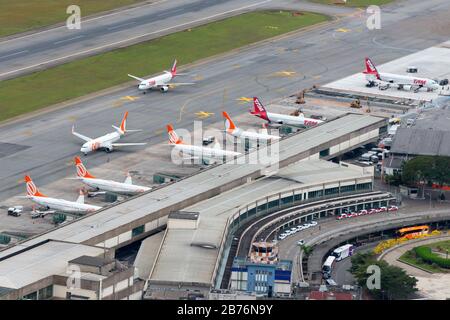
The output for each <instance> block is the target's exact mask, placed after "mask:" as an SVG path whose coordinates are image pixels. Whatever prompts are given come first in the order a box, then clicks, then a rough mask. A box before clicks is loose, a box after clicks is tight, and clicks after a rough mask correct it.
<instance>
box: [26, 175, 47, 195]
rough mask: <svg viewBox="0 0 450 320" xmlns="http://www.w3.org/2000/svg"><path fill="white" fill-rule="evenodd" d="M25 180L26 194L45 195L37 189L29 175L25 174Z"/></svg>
mask: <svg viewBox="0 0 450 320" xmlns="http://www.w3.org/2000/svg"><path fill="white" fill-rule="evenodd" d="M25 182H26V184H27V195H28V196H34V197H46V195H44V194H42V193H40V192H39V189H38V188H37V187H36V185H35V184H34V182H33V180H31V178H30V176H25Z"/></svg>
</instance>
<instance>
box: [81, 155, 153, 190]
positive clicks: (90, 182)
mask: <svg viewBox="0 0 450 320" xmlns="http://www.w3.org/2000/svg"><path fill="white" fill-rule="evenodd" d="M75 166H76V169H77V177H76V178H74V179H77V180H80V181H81V182H83V183H84V184H86V185H87V186H89V187H91V188H94V189H96V190H103V191H108V192H111V193H116V194H123V195H135V194H139V193H143V192H145V191H148V190H150V189H151V188H149V187H144V186H138V185H135V184H133V182H132V180H131V176H130V175H128V176H127V178H126V179H125V182H117V181H112V180H103V179H98V178H96V177H95V176H93V175H92V174H90V173H89V171H88V170H87V169H86V167H85V166H84V164H83V162H82V161H81V159H80V157H75Z"/></svg>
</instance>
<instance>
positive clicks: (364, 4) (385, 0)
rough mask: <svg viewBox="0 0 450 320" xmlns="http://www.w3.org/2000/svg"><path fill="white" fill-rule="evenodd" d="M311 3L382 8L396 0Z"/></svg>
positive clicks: (315, 0)
mask: <svg viewBox="0 0 450 320" xmlns="http://www.w3.org/2000/svg"><path fill="white" fill-rule="evenodd" d="M310 1H312V2H317V3H323V4H336V5H343V6H346V7H368V6H371V5H377V6H381V5H383V4H387V3H389V2H392V1H394V0H347V2H346V3H343V1H341V0H310Z"/></svg>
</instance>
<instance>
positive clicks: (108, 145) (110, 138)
mask: <svg viewBox="0 0 450 320" xmlns="http://www.w3.org/2000/svg"><path fill="white" fill-rule="evenodd" d="M120 137H121V134H120V133H119V132H111V133H108V134H105V135H104V136H101V137H98V138H95V139H92V140H91V141H88V142H86V143H84V144H83V146H82V147H81V149H80V151H81V152H83V153H84V154H87V153H89V152H92V151H96V150H98V149H105V150H106V151H107V152H110V151H112V150H113V146H112V144H113V143H114V142H116V141H118V140H119V139H120Z"/></svg>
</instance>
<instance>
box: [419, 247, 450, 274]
mask: <svg viewBox="0 0 450 320" xmlns="http://www.w3.org/2000/svg"><path fill="white" fill-rule="evenodd" d="M414 253H415V254H416V255H417V256H418V257H420V258H421V259H422V260H423V261H424V262H425V263H428V264H431V265H432V264H436V265H438V266H439V267H441V268H445V269H450V259H445V258H442V257H440V256H438V255H437V254H435V253H433V252H432V251H431V248H430V247H427V246H420V247H416V248H414Z"/></svg>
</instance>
